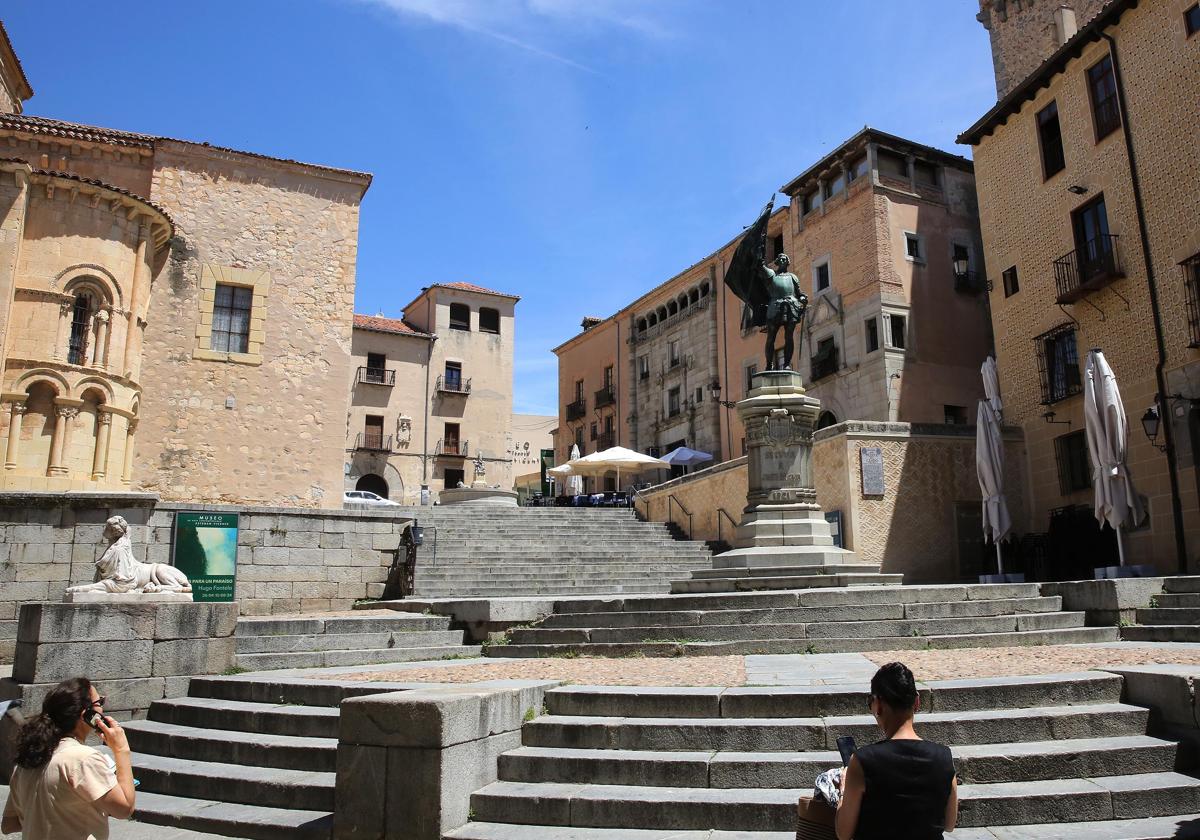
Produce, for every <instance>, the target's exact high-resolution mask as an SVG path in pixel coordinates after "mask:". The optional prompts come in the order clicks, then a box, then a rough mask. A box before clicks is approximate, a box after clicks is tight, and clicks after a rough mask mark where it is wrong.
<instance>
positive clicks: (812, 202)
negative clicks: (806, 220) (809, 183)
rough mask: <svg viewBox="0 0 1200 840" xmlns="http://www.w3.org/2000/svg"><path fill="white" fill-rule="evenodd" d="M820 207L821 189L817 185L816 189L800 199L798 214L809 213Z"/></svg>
mask: <svg viewBox="0 0 1200 840" xmlns="http://www.w3.org/2000/svg"><path fill="white" fill-rule="evenodd" d="M820 206H821V187H820V185H818V186H817V188H816V189H814V190H811V191H809V192H807V193H805V194H804V196H803V197H802V198H801V199H800V212H801V213H802V214H804V213H811V212H812V211H814V210H816V209H818V208H819V207H820Z"/></svg>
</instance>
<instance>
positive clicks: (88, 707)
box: [0, 677, 134, 840]
mask: <svg viewBox="0 0 1200 840" xmlns="http://www.w3.org/2000/svg"><path fill="white" fill-rule="evenodd" d="M104 699H105V698H103V697H101V696H100V695H99V694H98V693H97V692H96V689H95V688H93V687H92V684H91V683H90V682H89V681H88V680H87V679H85V678H84V677H76V678H75V679H70V680H65V681H64V682H61V683H59V684H58V685H56V686H55V687H54V688H52V689H51V690H50V693H49V694H47V695H46V699H45V700H44V701H43V702H42V713H41V714H40V715H38V716H37V717H35V718H33V719H31V720H29V721H28V722H26V724H25V725H24V726H23V727H22V728H21V734H20V738H19V740H18V742H17V756H16V764H17V766H16V769H15V770H13V774H12V781H11V782H10V788H9V794H8V802H7V803H5V805H4V817H3V821H2V823H0V833H5V834H8V833H16V832H20V833H21V836H22V837H23V838H24V840H107V838H108V818H109V817H116V818H117V819H121V820H125V819H129V817H130V816H131V815H132V814H133V799H134V791H133V767H132V766H131V763H130V758H129V741H128V740H126V738H125V730H123V729H122V728H121V727H120V725H118V724H117V722H116V721H115V720H113V719H112V718H110V717H105V716H104ZM93 728H94V729H95V730H96V731H97V732H98V733H99V734H100V739H101V740H102V741H103V742H104V744H105V745H106V746H107V747H108V748H109V749H110V750H112V756H113V763H115V764H116V769H115V771H114V769H113V766H112V764H111V763H110V762H109V760H108V759H107V758H106V757H105V756H104V754H103V753H101V752H100V751H99V750H95V749H93V748H92V747H89V746H87V745H86V744H85V743H84V742H85V741H86V740H87V738H88V736H89V735H90V734H91V733H92V730H93Z"/></svg>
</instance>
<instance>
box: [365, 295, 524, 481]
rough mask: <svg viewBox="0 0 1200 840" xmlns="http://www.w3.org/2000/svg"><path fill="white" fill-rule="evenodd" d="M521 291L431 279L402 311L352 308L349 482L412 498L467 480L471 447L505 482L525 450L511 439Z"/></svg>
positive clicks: (490, 475)
mask: <svg viewBox="0 0 1200 840" xmlns="http://www.w3.org/2000/svg"><path fill="white" fill-rule="evenodd" d="M518 300H519V298H518V297H517V296H515V295H508V294H504V293H502V292H495V291H492V290H490V289H485V288H483V287H482V286H476V285H474V284H472V283H438V284H434V285H432V286H429V287H428V288H425V289H423V290H422V291H421V293H420V294H419V295H417V297H416V298H415V299H414V300H413V301H412V302H411V303H409V304H408V306H406V307H404V314H403V317H402V318H384V317H382V316H368V315H356V316H355V317H354V339H353V349H352V355H353V365H352V370H351V377H350V383H351V385H350V393H351V397H350V414H349V421H348V423H347V428H346V433H347V436H346V442H345V451H346V467H345V488H346V489H347V490H369V491H371V492H374V493H378V494H379V495H381V496H383V497H384V498H390V499H392V500H393V501H397V502H401V503H404V504H417V503H419V502H420V500H421V493H420V491H421V488H422V487H426V488H428V489H429V490H430V491H431V492H432V493H433V494H434V495H435V496H436V493H437V491H439V490H443V489H446V488H454V487H457V486H458V483H459V482H460V481H462V482H464V483H467V484H470V483H471V482H472V481H473V480H474V479H475V473H474V461H475V458H476V457H477V456H482V457H483V462H484V465H485V471H486V474H485V476H483V478H484V480H485V481H486V482H487V483H488V484H489V485H496V484H498V485H500V486H501V487H502V488H504V489H511V488H512V486H513V478H514V465H515V464H516V462H517V461H519V460H523V457H524V456H522V455H521V454H520V452H523V451H524V450H520V451H518V449H515V448H514V445H515V443H517V442H516V441H515V438H514V416H513V413H512V404H513V401H512V383H513V339H514V329H515V323H516V319H515V311H516V304H517V301H518ZM522 425H523V426H524V425H528V424H527V423H522ZM530 440H531V439H530V438H528V437H527V438H525V440H523V441H521V443H528V442H530ZM531 445H532V444H531ZM534 457H535V458H536V453H535V455H534ZM516 471H517V472H523V471H525V468H524V465H522V466H520V467H518V468H517V470H516Z"/></svg>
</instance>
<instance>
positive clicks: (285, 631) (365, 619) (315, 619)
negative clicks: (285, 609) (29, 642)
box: [237, 613, 450, 637]
mask: <svg viewBox="0 0 1200 840" xmlns="http://www.w3.org/2000/svg"><path fill="white" fill-rule="evenodd" d="M449 626H450V619H449V618H446V617H445V616H438V615H416V614H403V613H401V614H387V615H379V616H361V617H359V616H336V617H328V618H326V617H321V616H287V617H277V616H266V617H263V618H257V617H245V616H243V617H242V618H239V619H238V622H237V635H238V636H239V637H244V636H297V635H318V634H328V635H343V634H348V635H352V634H356V633H408V632H422V631H430V630H446V629H448V628H449Z"/></svg>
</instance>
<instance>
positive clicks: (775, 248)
mask: <svg viewBox="0 0 1200 840" xmlns="http://www.w3.org/2000/svg"><path fill="white" fill-rule="evenodd" d="M782 253H783V234H782V233H781V234H778V235H777V236H772V237H771V258H772V259H774V258H775V257H778V256H779V255H780V254H782Z"/></svg>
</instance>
